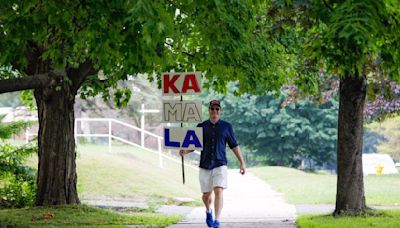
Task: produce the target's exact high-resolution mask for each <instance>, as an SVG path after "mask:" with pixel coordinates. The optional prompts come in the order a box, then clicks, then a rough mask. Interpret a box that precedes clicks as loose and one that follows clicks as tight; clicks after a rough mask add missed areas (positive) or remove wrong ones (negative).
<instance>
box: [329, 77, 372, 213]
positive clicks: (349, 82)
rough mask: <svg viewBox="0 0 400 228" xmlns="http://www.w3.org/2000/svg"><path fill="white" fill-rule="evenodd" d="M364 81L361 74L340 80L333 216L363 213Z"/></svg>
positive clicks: (365, 82) (365, 83)
mask: <svg viewBox="0 0 400 228" xmlns="http://www.w3.org/2000/svg"><path fill="white" fill-rule="evenodd" d="M366 87H367V80H366V77H365V75H364V74H363V75H362V76H361V77H360V76H358V73H356V75H355V76H354V77H352V76H350V75H348V74H346V75H345V77H343V78H341V79H340V92H339V95H340V101H339V125H338V148H337V171H338V179H337V193H336V208H335V212H334V215H341V214H350V215H357V214H363V213H364V212H365V209H366V205H365V195H364V180H363V170H362V168H363V167H362V144H363V141H362V140H363V111H364V103H365V96H366Z"/></svg>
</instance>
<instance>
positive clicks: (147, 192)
mask: <svg viewBox="0 0 400 228" xmlns="http://www.w3.org/2000/svg"><path fill="white" fill-rule="evenodd" d="M76 163H77V175H78V193H79V194H80V196H81V197H86V196H90V195H114V196H115V195H119V196H135V197H137V196H145V197H153V198H154V197H161V198H165V199H172V198H176V197H185V198H191V199H194V200H196V201H195V203H194V204H200V194H199V192H200V187H199V183H198V171H197V170H194V169H191V168H189V167H186V168H185V177H186V183H185V184H182V170H181V165H180V164H179V163H175V162H173V161H170V160H168V159H165V158H164V159H163V168H160V166H159V157H158V155H157V154H154V153H151V152H149V151H146V150H143V149H140V148H136V147H132V146H126V145H113V146H112V153H109V152H108V147H107V146H101V145H91V144H80V145H78V147H77V159H76ZM29 164H30V165H32V166H33V167H37V165H36V164H37V158H33V159H31V160H30V161H29Z"/></svg>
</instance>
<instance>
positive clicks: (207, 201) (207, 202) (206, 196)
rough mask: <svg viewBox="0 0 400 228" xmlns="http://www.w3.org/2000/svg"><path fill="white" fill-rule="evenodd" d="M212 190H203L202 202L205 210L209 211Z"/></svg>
mask: <svg viewBox="0 0 400 228" xmlns="http://www.w3.org/2000/svg"><path fill="white" fill-rule="evenodd" d="M211 193H212V192H203V197H202V198H203V203H204V206H206V209H207V212H210V206H211V203H212V196H211Z"/></svg>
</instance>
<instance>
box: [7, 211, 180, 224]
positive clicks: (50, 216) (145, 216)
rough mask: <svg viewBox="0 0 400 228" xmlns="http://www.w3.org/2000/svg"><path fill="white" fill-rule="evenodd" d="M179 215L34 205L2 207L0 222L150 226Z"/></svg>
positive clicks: (175, 220)
mask: <svg viewBox="0 0 400 228" xmlns="http://www.w3.org/2000/svg"><path fill="white" fill-rule="evenodd" d="M181 219H182V217H181V216H179V215H160V214H150V213H135V214H132V215H126V214H117V213H114V212H112V211H109V210H104V209H99V208H93V207H88V206H58V207H34V208H24V209H2V210H0V226H3V225H11V226H16V227H38V226H62V227H82V226H96V227H110V226H113V227H118V226H126V225H145V226H146V227H166V226H167V225H170V224H174V223H177V222H178V221H179V220H181Z"/></svg>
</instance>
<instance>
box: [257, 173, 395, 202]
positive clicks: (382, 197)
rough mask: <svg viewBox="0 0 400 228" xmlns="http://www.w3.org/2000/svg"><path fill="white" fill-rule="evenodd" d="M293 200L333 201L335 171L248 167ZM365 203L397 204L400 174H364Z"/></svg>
mask: <svg viewBox="0 0 400 228" xmlns="http://www.w3.org/2000/svg"><path fill="white" fill-rule="evenodd" d="M250 170H251V172H253V173H254V174H255V175H257V176H258V177H260V178H261V179H263V180H265V181H266V182H267V183H269V184H270V185H271V186H272V187H273V188H274V189H275V190H276V191H278V192H281V193H283V194H284V195H285V197H286V199H287V200H288V202H290V203H292V204H334V203H335V197H336V178H337V177H336V175H333V174H326V173H308V172H304V171H300V170H297V169H292V168H285V167H258V168H251V169H250ZM364 185H365V186H364V188H365V196H366V201H367V205H400V191H399V189H400V174H393V175H382V176H375V175H369V176H366V177H364Z"/></svg>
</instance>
